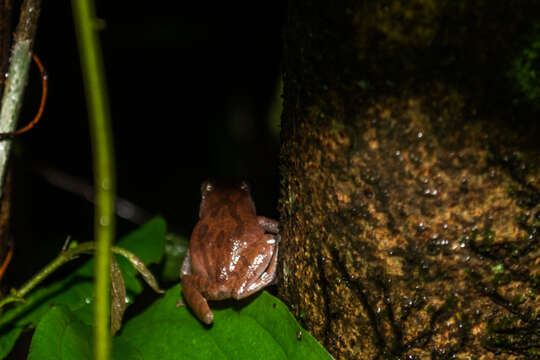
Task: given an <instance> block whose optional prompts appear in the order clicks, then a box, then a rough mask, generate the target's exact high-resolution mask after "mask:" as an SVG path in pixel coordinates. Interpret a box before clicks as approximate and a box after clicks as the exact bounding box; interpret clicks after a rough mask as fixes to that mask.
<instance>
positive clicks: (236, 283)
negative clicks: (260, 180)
mask: <svg viewBox="0 0 540 360" xmlns="http://www.w3.org/2000/svg"><path fill="white" fill-rule="evenodd" d="M201 193H202V199H201V206H200V210H199V222H198V223H197V225H195V228H194V229H193V233H192V234H191V240H190V243H189V249H188V251H187V254H186V258H185V260H184V263H183V264H182V270H181V277H182V292H183V294H184V297H185V299H186V302H187V304H188V305H189V307H190V308H191V310H192V311H193V312H194V313H195V315H196V316H197V317H198V318H199V320H201V321H202V322H203V323H205V324H211V323H212V322H213V320H214V314H212V312H211V311H210V308H209V307H208V303H207V302H206V301H207V300H222V299H228V298H233V299H242V298H245V297H246V296H249V295H251V294H253V293H255V292H257V291H259V290H261V289H262V288H264V287H265V286H268V285H270V284H271V283H272V282H273V281H274V279H275V276H276V265H277V254H278V242H279V234H278V222H277V221H275V220H272V219H268V218H266V217H263V216H257V215H256V213H255V204H254V202H253V200H252V198H251V195H250V190H249V186H248V185H247V184H246V183H245V182H242V183H240V184H236V185H234V184H227V183H218V182H213V181H206V182H204V183H203V184H202V187H201Z"/></svg>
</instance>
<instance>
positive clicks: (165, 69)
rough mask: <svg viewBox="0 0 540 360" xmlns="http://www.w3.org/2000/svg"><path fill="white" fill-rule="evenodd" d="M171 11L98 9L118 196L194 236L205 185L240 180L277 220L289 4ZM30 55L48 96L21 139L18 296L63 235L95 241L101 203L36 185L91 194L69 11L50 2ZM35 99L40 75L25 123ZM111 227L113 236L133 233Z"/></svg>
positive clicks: (13, 276) (125, 6) (11, 274)
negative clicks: (75, 182) (279, 112)
mask: <svg viewBox="0 0 540 360" xmlns="http://www.w3.org/2000/svg"><path fill="white" fill-rule="evenodd" d="M168 3H169V2H160V3H159V4H154V3H151V4H150V3H148V2H135V3H134V2H128V1H98V2H97V15H98V17H99V18H101V19H103V20H104V22H105V24H106V25H105V28H104V30H103V31H102V32H101V40H102V47H103V53H104V62H105V66H106V75H107V84H108V89H109V99H110V107H111V115H112V122H113V127H114V143H115V151H116V171H117V173H116V174H117V193H118V195H119V196H121V197H123V198H125V199H128V200H130V201H131V202H133V203H135V204H137V205H138V206H140V207H141V208H142V209H144V210H145V211H146V212H148V213H149V214H150V215H161V216H163V217H164V218H165V219H166V221H167V223H168V227H169V231H172V232H175V233H178V234H180V235H184V236H189V234H190V232H191V228H192V227H193V225H194V224H195V222H196V220H197V212H198V205H199V201H200V192H199V189H200V183H201V182H202V181H203V180H204V179H206V178H209V177H223V176H239V177H242V178H245V179H247V180H248V181H249V182H250V183H251V185H252V193H253V195H254V198H255V201H256V204H257V210H258V213H260V214H264V215H267V216H271V217H274V218H276V217H277V213H276V210H275V209H276V204H277V197H278V184H279V183H278V174H277V161H278V150H279V138H278V133H277V132H275V131H274V132H272V131H271V130H270V124H269V109H270V105H271V103H272V99H273V98H275V97H276V94H277V93H278V79H279V73H280V65H279V63H280V57H281V51H282V49H281V25H282V23H283V21H284V13H285V9H284V4H283V2H282V1H272V2H249V3H248V2H246V3H241V2H240V3H237V2H227V3H222V4H220V3H216V4H211V3H206V2H181V3H182V4H181V5H178V4H177V3H178V2H174V3H175V4H176V5H174V6H173V5H170V4H168ZM171 3H173V2H171ZM16 5H17V6H18V4H16ZM35 52H36V53H37V54H38V55H39V56H40V58H41V60H42V62H43V63H44V65H45V67H46V68H47V72H48V75H49V77H48V79H49V96H48V99H47V105H46V109H45V113H44V116H43V118H42V120H41V122H40V123H39V124H38V125H37V126H36V127H35V128H34V129H33V130H32V131H31V132H30V133H28V134H24V135H21V136H19V137H18V138H17V139H16V140H15V147H14V174H13V175H14V178H13V179H14V186H13V200H12V202H13V212H12V229H11V232H12V234H13V236H14V239H15V244H16V245H15V246H16V249H15V256H14V260H13V263H12V266H11V267H10V268H9V270H8V273H7V278H8V280H9V282H10V283H13V285H16V283H18V282H19V281H23V280H26V279H28V278H29V277H30V276H31V275H32V274H34V273H35V271H36V270H37V269H38V268H40V267H41V266H43V265H44V264H45V263H47V262H49V261H50V260H51V259H52V258H53V257H54V256H55V255H56V254H57V253H58V251H59V250H60V248H61V246H62V244H63V242H64V240H65V239H66V236H68V235H70V236H71V237H72V238H73V239H75V240H77V241H88V240H92V232H93V230H92V229H93V205H92V204H91V203H89V202H88V201H86V200H84V199H83V198H82V197H81V196H78V195H76V194H73V193H71V192H69V191H66V189H62V188H58V187H56V186H53V185H51V184H50V183H49V182H47V181H46V180H45V179H44V177H43V175H42V173H43V171H44V169H45V170H47V171H50V170H54V171H58V172H60V173H61V174H65V175H69V176H75V177H77V178H78V179H79V180H81V181H82V183H87V184H91V183H92V176H93V175H92V158H91V148H90V139H89V132H88V119H87V112H86V105H85V100H84V90H83V86H82V80H81V73H80V65H79V57H78V52H77V43H76V39H75V34H74V27H73V19H72V14H71V7H70V3H69V2H67V1H47V2H43V9H42V14H41V18H40V23H39V28H38V36H37V39H36V44H35ZM40 92H41V87H40V81H39V74H38V71H37V70H36V69H35V66H33V68H32V71H31V78H30V81H29V84H28V88H27V95H26V98H25V103H24V105H23V109H22V113H21V118H20V122H21V123H26V122H28V121H29V120H30V119H31V118H32V117H33V116H34V114H35V112H36V111H37V107H38V102H39V97H40ZM117 221H118V223H117V234H118V236H121V235H123V234H125V233H127V232H129V231H130V230H133V229H134V228H136V225H134V224H132V223H130V222H128V221H126V220H122V219H118V220H117Z"/></svg>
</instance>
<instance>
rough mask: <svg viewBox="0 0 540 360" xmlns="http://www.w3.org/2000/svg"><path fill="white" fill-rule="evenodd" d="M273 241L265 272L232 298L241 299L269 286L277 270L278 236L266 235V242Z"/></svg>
mask: <svg viewBox="0 0 540 360" xmlns="http://www.w3.org/2000/svg"><path fill="white" fill-rule="evenodd" d="M271 240H274V241H275V245H274V247H273V252H272V258H271V259H270V262H269V264H268V267H267V268H266V270H265V271H264V272H263V273H262V274H261V276H259V277H258V278H254V279H253V281H252V282H251V283H248V284H247V286H246V289H245V290H242V291H238V290H237V291H235V292H233V294H232V296H233V298H235V299H243V298H245V297H247V296H249V295H251V294H253V293H256V292H257V291H259V290H261V289H263V288H264V287H266V286H268V285H271V284H272V283H273V282H274V280H275V278H276V268H277V259H278V246H279V240H280V237H279V235H277V236H276V235H270V234H267V235H266V241H271Z"/></svg>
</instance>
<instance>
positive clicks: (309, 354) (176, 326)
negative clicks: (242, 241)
mask: <svg viewBox="0 0 540 360" xmlns="http://www.w3.org/2000/svg"><path fill="white" fill-rule="evenodd" d="M179 298H180V286H179V285H177V286H175V287H173V288H172V289H170V290H168V291H167V293H166V295H165V296H164V297H162V298H160V299H158V300H157V301H156V302H154V304H152V305H151V306H150V307H149V308H148V309H147V310H146V311H145V312H144V313H142V314H141V315H139V316H137V317H135V318H133V319H131V320H130V321H128V322H127V323H126V324H124V326H123V328H122V330H121V331H120V333H119V334H118V335H117V336H116V337H115V341H121V340H123V341H126V342H129V343H130V344H132V345H133V347H134V348H136V350H137V353H139V354H141V357H142V358H144V359H160V360H168V359H179V358H182V359H214V360H216V359H331V356H330V355H329V354H328V353H327V352H326V350H324V348H323V347H321V345H319V344H318V343H317V341H316V340H315V339H314V338H313V337H312V336H311V335H310V334H309V333H308V332H307V331H306V330H304V329H302V327H300V325H298V323H297V322H296V320H295V319H294V317H293V316H292V315H291V314H290V313H289V311H288V309H287V308H286V306H285V305H284V304H283V303H282V302H281V301H280V300H278V299H277V298H275V297H273V296H271V295H269V294H268V293H267V292H262V293H260V294H259V295H257V296H254V297H250V298H248V299H246V300H244V301H241V302H235V301H225V302H223V301H222V302H212V303H211V304H210V305H211V306H213V309H212V311H213V312H214V316H215V317H214V324H213V325H212V326H210V327H208V326H205V325H203V324H202V323H201V322H199V321H198V320H197V319H196V318H195V316H194V315H193V314H192V313H191V312H190V311H189V309H187V308H186V307H185V306H183V307H180V308H177V307H175V303H176V302H177V300H178V299H179ZM217 304H219V305H217ZM299 332H301V333H302V336H301V338H300V340H299V339H298V337H297V334H298V333H299Z"/></svg>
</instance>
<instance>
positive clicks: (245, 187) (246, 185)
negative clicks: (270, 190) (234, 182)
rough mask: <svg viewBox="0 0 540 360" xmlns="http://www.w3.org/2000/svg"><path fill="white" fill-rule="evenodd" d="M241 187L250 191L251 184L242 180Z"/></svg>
mask: <svg viewBox="0 0 540 360" xmlns="http://www.w3.org/2000/svg"><path fill="white" fill-rule="evenodd" d="M240 189H242V190H244V191H249V184H248V183H247V182H245V181H242V183H241V184H240Z"/></svg>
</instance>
